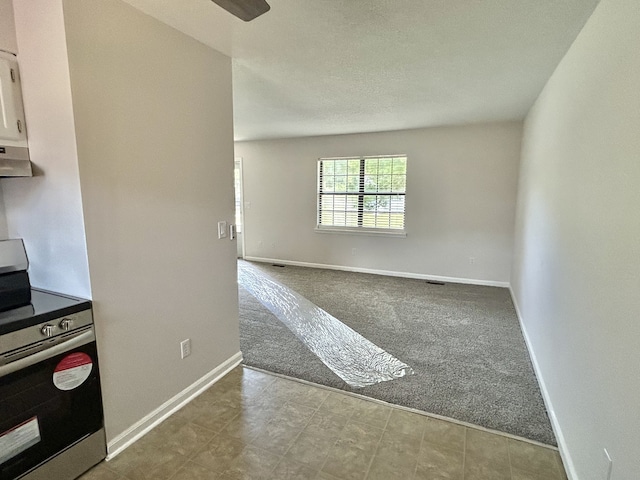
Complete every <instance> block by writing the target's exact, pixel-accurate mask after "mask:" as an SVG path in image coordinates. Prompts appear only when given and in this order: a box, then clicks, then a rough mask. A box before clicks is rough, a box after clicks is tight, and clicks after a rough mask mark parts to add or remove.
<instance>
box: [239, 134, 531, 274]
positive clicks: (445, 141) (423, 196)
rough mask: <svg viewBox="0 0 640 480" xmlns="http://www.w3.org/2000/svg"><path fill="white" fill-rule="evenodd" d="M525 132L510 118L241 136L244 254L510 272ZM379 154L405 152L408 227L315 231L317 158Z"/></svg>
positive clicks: (378, 266) (405, 269) (403, 268)
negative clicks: (399, 230) (398, 231)
mask: <svg viewBox="0 0 640 480" xmlns="http://www.w3.org/2000/svg"><path fill="white" fill-rule="evenodd" d="M521 133H522V125H521V123H519V122H512V123H492V124H480V125H472V126H463V127H443V128H431V129H419V130H405V131H397V132H384V133H372V134H359V135H337V136H326V137H312V138H296V139H287V140H269V141H255V142H238V143H236V150H235V152H236V156H238V157H242V158H243V162H244V164H243V168H244V200H245V225H244V234H245V248H246V251H245V255H247V256H248V257H261V258H271V259H280V260H290V261H298V262H309V263H319V264H328V265H340V266H346V267H352V268H360V269H374V270H384V271H388V272H399V273H403V274H423V275H431V276H444V277H453V278H459V279H467V280H472V281H474V280H475V281H480V282H497V283H504V282H508V281H509V274H510V269H511V259H512V244H513V227H514V217H515V199H516V188H517V176H518V165H519V155H520V140H521ZM380 154H407V155H408V167H407V171H408V173H407V175H408V178H407V182H408V185H407V200H406V202H407V203H406V212H407V213H406V230H407V237H406V238H388V237H373V236H360V235H344V234H325V233H316V232H314V228H315V224H316V204H317V200H316V190H317V187H316V185H317V179H316V176H317V173H316V172H317V159H318V158H320V157H336V156H349V155H380ZM247 202H249V203H250V206H249V205H248V204H247ZM352 249H356V253H355V255H353V254H352ZM470 257H474V258H475V263H473V264H471V263H470V260H469V258H470Z"/></svg>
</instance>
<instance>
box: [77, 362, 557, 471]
mask: <svg viewBox="0 0 640 480" xmlns="http://www.w3.org/2000/svg"><path fill="white" fill-rule="evenodd" d="M150 479H153V480H217V479H222V480H232V479H279V480H280V479H282V480H287V479H301V480H302V479H305V480H306V479H318V480H336V479H342V480H360V479H371V480H374V479H382V480H393V479H402V480H405V479H415V480H422V479H428V480H440V479H442V480H445V479H446V480H453V479H457V480H489V479H490V480H503V479H504V480H565V479H566V476H565V475H564V472H563V469H562V463H561V460H560V456H559V455H558V453H557V452H556V451H555V450H552V449H548V448H544V447H538V446H535V445H532V444H529V443H525V442H521V441H517V440H513V439H509V438H507V437H504V436H501V435H496V434H492V433H487V432H484V431H481V430H476V429H474V428H467V427H463V426H460V425H457V424H454V423H450V422H446V421H442V420H438V419H434V418H430V417H427V416H423V415H418V414H414V413H410V412H406V411H403V410H401V409H398V408H393V407H388V406H385V405H381V404H378V403H375V402H371V401H368V400H362V399H359V398H354V397H351V396H348V395H343V394H340V393H337V392H333V391H328V390H325V389H322V388H316V387H312V386H308V385H305V384H302V383H299V382H295V381H293V380H286V379H283V378H279V377H275V376H272V375H268V374H265V373H262V372H257V371H255V370H251V369H247V368H242V367H238V368H236V369H234V370H233V371H232V372H230V373H229V374H228V375H227V376H226V377H224V378H223V379H221V380H220V381H219V382H218V383H216V384H215V385H213V386H212V387H211V388H210V389H209V390H207V391H206V392H205V393H203V394H202V395H200V396H199V397H198V398H196V399H195V400H194V401H193V402H191V403H190V404H189V405H187V406H186V407H184V408H183V409H182V410H180V411H178V412H176V413H175V414H174V415H172V416H171V417H170V418H169V419H167V420H166V421H165V422H163V423H162V424H161V425H159V426H158V427H156V428H155V429H154V430H152V431H151V432H150V433H148V434H147V435H145V436H144V437H143V438H142V439H140V440H139V441H138V442H136V443H135V444H133V445H132V446H130V447H129V448H128V449H126V450H125V451H124V452H122V453H121V454H120V455H118V456H117V457H116V458H114V459H113V460H111V461H109V462H103V463H102V464H100V465H98V466H97V467H95V468H94V469H93V470H91V471H89V472H88V473H86V474H85V475H83V476H82V477H81V480H150Z"/></svg>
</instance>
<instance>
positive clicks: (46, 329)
mask: <svg viewBox="0 0 640 480" xmlns="http://www.w3.org/2000/svg"><path fill="white" fill-rule="evenodd" d="M54 328H55V327H54V326H53V325H50V324H48V323H47V324H46V325H45V326H43V327H42V328H41V329H40V331H41V332H42V334H43V335H44V336H45V337H50V336H51V335H53V330H54Z"/></svg>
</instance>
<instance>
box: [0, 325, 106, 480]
mask: <svg viewBox="0 0 640 480" xmlns="http://www.w3.org/2000/svg"><path fill="white" fill-rule="evenodd" d="M97 360H98V358H97V352H96V343H95V336H94V333H93V329H92V328H91V329H88V330H86V331H84V332H82V333H80V334H79V335H77V336H74V337H72V338H70V339H69V340H66V341H64V342H62V343H59V344H57V345H55V346H54V347H51V348H48V349H46V350H42V351H39V352H38V353H35V354H32V355H29V356H27V357H24V358H21V359H19V360H17V361H15V362H11V363H8V364H6V365H2V366H0V480H14V479H17V478H21V477H22V476H23V475H25V474H27V473H29V472H31V471H32V470H34V469H35V468H37V467H38V466H39V465H41V464H43V463H44V462H47V461H48V460H50V459H52V458H53V457H55V456H56V455H57V454H59V453H60V452H62V451H64V450H66V449H69V447H72V446H73V445H75V444H77V443H78V442H81V441H82V440H83V439H85V438H87V437H89V436H90V435H92V434H94V433H95V432H98V431H99V430H101V429H102V427H103V413H102V398H101V393H100V377H99V371H98V361H97ZM102 453H103V455H102V457H103V458H104V452H102ZM98 461H99V460H98ZM95 463H97V462H95Z"/></svg>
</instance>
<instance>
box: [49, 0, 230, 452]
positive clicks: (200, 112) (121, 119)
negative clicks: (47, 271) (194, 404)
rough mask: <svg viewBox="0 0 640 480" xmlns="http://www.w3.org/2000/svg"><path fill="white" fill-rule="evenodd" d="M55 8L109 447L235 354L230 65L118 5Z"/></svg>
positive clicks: (113, 0)
mask: <svg viewBox="0 0 640 480" xmlns="http://www.w3.org/2000/svg"><path fill="white" fill-rule="evenodd" d="M47 1H50V0H47ZM63 4H64V20H65V26H66V38H67V45H68V51H69V68H70V78H71V87H72V88H71V90H72V93H73V107H74V114H75V118H76V134H77V145H78V159H79V167H80V180H81V184H82V199H83V205H84V214H85V215H84V218H85V224H86V233H87V246H88V253H89V267H90V273H91V285H92V291H93V300H94V313H95V321H96V327H97V333H98V349H99V355H100V364H101V369H102V380H103V390H104V391H103V395H104V402H105V417H106V429H107V437H108V440H109V441H112V440H113V439H114V438H116V437H117V436H118V435H119V434H121V433H122V432H123V431H125V430H126V429H127V428H128V427H130V426H131V425H132V424H134V423H135V422H137V421H138V420H140V419H141V418H142V417H144V416H145V415H146V414H148V413H149V412H151V411H153V410H154V409H156V408H157V407H159V406H160V405H161V404H163V403H164V402H165V401H167V400H169V399H170V398H171V397H173V396H174V395H176V394H178V393H179V392H181V391H182V390H183V389H184V388H185V387H188V386H189V385H191V384H192V383H194V382H196V381H197V380H199V379H200V378H201V377H203V376H204V375H205V374H207V373H209V372H210V371H212V370H213V369H215V368H216V367H218V366H219V365H221V364H222V363H223V362H224V361H226V360H227V359H229V358H230V357H231V356H233V355H234V354H236V353H238V352H239V350H240V347H239V335H238V303H237V286H236V261H235V258H236V254H235V249H236V245H235V243H234V242H231V241H229V239H224V240H218V239H217V234H216V228H217V221H218V220H226V221H227V222H233V218H234V196H233V161H234V158H233V124H232V122H233V115H232V93H231V59H230V58H228V57H226V56H224V55H222V54H220V53H218V52H216V51H214V50H212V49H210V48H208V47H206V46H204V45H203V44H201V43H199V42H197V41H195V40H193V39H191V38H189V37H187V36H185V35H183V34H181V33H179V32H178V31H176V30H174V29H172V28H170V27H168V26H166V25H164V24H162V23H160V22H158V21H157V20H154V19H153V18H151V17H149V16H146V15H144V14H142V13H140V12H139V11H137V10H135V9H133V8H132V7H130V6H128V5H126V4H125V3H123V2H121V1H119V0H102V1H100V2H84V1H77V0H69V1H66V0H65V1H64V2H63ZM185 338H191V339H192V355H191V356H190V357H188V358H187V359H185V360H181V359H180V348H179V344H180V341H181V340H183V339H185Z"/></svg>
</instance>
